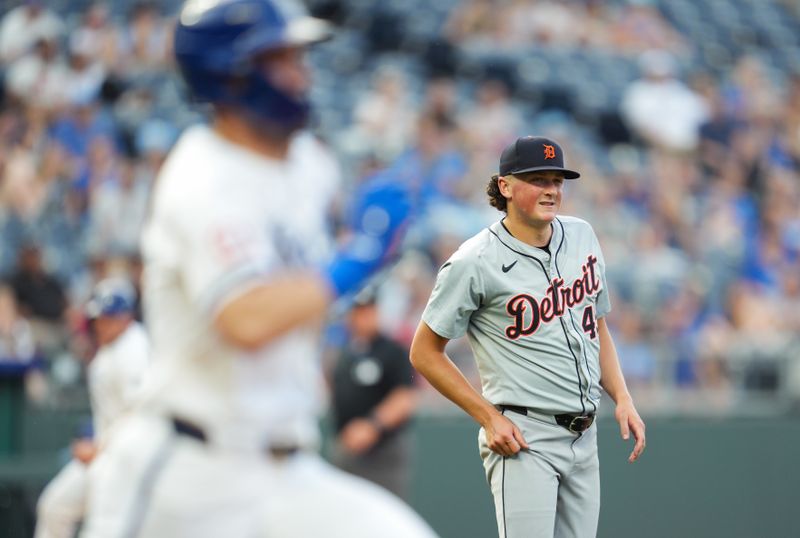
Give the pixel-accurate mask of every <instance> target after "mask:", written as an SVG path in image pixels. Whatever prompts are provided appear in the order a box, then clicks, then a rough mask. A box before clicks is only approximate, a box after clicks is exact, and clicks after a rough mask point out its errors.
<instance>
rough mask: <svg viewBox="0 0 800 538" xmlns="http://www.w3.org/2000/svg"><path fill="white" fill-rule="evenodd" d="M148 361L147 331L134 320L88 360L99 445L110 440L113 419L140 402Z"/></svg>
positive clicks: (95, 431) (94, 420) (90, 395)
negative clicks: (89, 361) (90, 360)
mask: <svg viewBox="0 0 800 538" xmlns="http://www.w3.org/2000/svg"><path fill="white" fill-rule="evenodd" d="M149 362H150V346H149V342H148V338H147V333H146V332H145V330H144V328H143V327H142V325H141V324H139V323H138V322H136V321H134V322H131V324H130V325H128V328H127V329H125V331H124V332H123V333H122V334H120V335H119V336H118V337H117V338H115V339H114V341H113V342H110V343H108V344H106V345H104V346H102V347H101V348H100V349H99V350H98V351H97V354H96V355H95V357H94V358H93V359H92V362H91V363H89V368H88V376H89V397H90V399H91V404H92V419H93V422H94V436H95V441H96V442H97V443H98V444H99V445H101V446H102V445H103V444H104V443H106V442H107V441H108V438H109V436H110V433H111V429H112V427H113V425H114V422H115V421H116V420H117V419H118V418H119V417H120V416H122V415H123V414H124V413H125V412H127V411H130V410H131V409H132V408H133V407H134V405H135V404H136V403H137V400H138V398H139V397H140V396H141V390H142V383H143V381H144V377H145V370H146V369H147V366H148V364H149Z"/></svg>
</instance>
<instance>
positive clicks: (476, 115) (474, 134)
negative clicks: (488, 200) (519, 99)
mask: <svg viewBox="0 0 800 538" xmlns="http://www.w3.org/2000/svg"><path fill="white" fill-rule="evenodd" d="M461 129H462V131H463V133H464V139H465V143H466V150H467V155H469V159H470V172H471V174H470V176H469V178H465V179H472V178H474V180H471V181H465V182H464V183H465V184H464V186H463V188H462V189H461V190H462V192H464V193H465V196H468V197H469V199H470V200H471V201H472V202H474V203H476V204H477V203H479V202H482V201H483V198H484V193H483V189H482V188H481V187H482V186H483V185H484V184H485V183H486V181H485V178H487V177H488V176H490V175H491V174H492V173H494V172H496V168H497V162H496V161H497V155H499V154H500V153H501V152H502V151H503V148H505V147H506V146H507V145H508V144H509V143H510V142H512V141H513V140H514V139H515V138H516V137H517V136H518V135H519V134H521V132H520V131H521V130H522V125H521V121H520V114H519V112H518V111H517V110H515V109H514V107H513V106H512V105H511V101H510V96H509V93H508V88H507V87H506V85H505V84H504V83H503V82H501V81H499V80H487V81H485V82H483V83H482V84H481V85H480V86H479V87H478V89H477V91H476V99H475V103H474V106H473V108H472V110H471V112H469V113H467V114H466V116H465V117H464V119H463V121H462V122H461Z"/></svg>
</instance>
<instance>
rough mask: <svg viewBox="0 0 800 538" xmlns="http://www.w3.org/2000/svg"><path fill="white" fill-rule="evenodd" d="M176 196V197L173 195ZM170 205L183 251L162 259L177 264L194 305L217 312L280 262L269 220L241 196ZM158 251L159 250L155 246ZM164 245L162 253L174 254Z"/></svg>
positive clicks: (216, 195) (201, 196)
mask: <svg viewBox="0 0 800 538" xmlns="http://www.w3.org/2000/svg"><path fill="white" fill-rule="evenodd" d="M173 194H174V193H173ZM171 202H172V203H170V204H166V205H165V208H164V209H166V208H168V207H170V206H171V207H173V208H174V210H173V211H171V212H170V213H172V214H170V215H168V216H166V218H167V219H170V220H172V223H173V224H174V228H176V230H174V232H175V233H176V235H177V238H178V244H179V248H178V249H176V250H177V252H174V253H167V252H164V253H163V257H164V258H166V257H167V256H178V257H177V258H176V259H173V260H172V263H175V264H176V265H177V267H178V272H179V274H180V278H181V280H182V281H183V283H184V285H185V291H186V293H187V294H188V296H189V298H190V300H191V301H192V302H193V303H194V304H195V305H196V306H197V307H198V308H200V309H201V310H203V311H205V312H208V313H212V312H214V311H215V310H216V309H217V308H218V307H219V306H221V304H222V303H223V302H225V301H226V300H228V299H230V298H231V297H232V296H233V295H236V294H238V293H241V292H242V291H244V290H246V289H248V288H250V287H252V286H254V285H255V283H256V282H260V281H261V280H262V279H263V277H264V275H265V274H266V273H268V272H269V271H270V270H271V269H272V268H273V267H274V266H275V265H276V261H277V259H278V254H277V251H276V246H275V244H274V243H273V242H270V241H269V240H268V238H270V237H271V236H272V235H275V234H274V233H272V231H271V229H270V221H269V219H268V217H267V215H262V214H261V213H262V211H259V210H256V211H252V210H248V208H247V205H248V204H251V203H253V201H252V200H248V199H246V197H243V196H242V195H241V194H240V193H237V192H218V193H209V192H203V193H200V194H199V196H197V197H196V198H195V199H193V200H186V201H176V200H175V199H174V198H173V199H172V200H171ZM164 213H166V212H164ZM151 246H155V245H151ZM169 248H170V245H169V244H168V243H164V244H163V245H162V247H161V248H159V250H161V251H166V250H169Z"/></svg>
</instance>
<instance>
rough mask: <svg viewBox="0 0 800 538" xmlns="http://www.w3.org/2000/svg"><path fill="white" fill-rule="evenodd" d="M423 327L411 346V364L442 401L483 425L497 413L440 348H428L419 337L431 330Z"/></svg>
mask: <svg viewBox="0 0 800 538" xmlns="http://www.w3.org/2000/svg"><path fill="white" fill-rule="evenodd" d="M423 324H424V322H423ZM423 324H421V326H420V329H418V330H417V335H416V336H415V337H414V342H413V343H412V344H411V364H412V365H413V366H414V368H416V370H417V371H418V372H419V373H420V374H422V375H423V376H424V377H425V379H427V380H428V381H429V382H430V384H431V385H433V387H434V388H435V389H436V390H438V391H439V392H440V393H441V394H442V395H443V396H444V397H445V398H447V399H448V400H450V401H451V402H453V403H454V404H456V405H457V406H459V407H460V408H461V409H463V410H464V411H465V412H466V413H467V414H469V415H470V416H471V417H472V418H474V419H475V421H476V422H478V423H479V424H481V425H483V424H486V423H487V422H488V421H489V418H490V417H491V416H492V413H496V412H497V411H496V410H495V409H494V407H493V406H492V404H490V403H489V402H487V401H486V400H485V399H484V398H483V397H482V396H481V395H480V394H479V393H478V391H476V390H475V388H473V386H472V385H471V384H470V382H469V381H468V380H467V378H466V377H464V374H462V373H461V370H459V369H458V367H457V366H456V365H455V364H454V363H453V361H451V360H450V358H449V357H448V356H447V355H446V354H445V353H444V349H443V347H442V348H441V349H440V348H439V347H438V346H434V345H431V343H430V341H429V339H428V338H425V336H424V335H421V334H420V333H424V332H427V331H430V329H429V328H427V326H425V327H423V326H422V325H423Z"/></svg>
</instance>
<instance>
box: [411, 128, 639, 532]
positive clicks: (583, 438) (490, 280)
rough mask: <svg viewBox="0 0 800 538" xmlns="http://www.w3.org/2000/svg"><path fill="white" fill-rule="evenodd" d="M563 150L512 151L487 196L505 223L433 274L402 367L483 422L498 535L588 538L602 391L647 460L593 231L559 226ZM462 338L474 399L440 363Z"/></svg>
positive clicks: (546, 144) (573, 221)
mask: <svg viewBox="0 0 800 538" xmlns="http://www.w3.org/2000/svg"><path fill="white" fill-rule="evenodd" d="M578 177H579V174H578V173H577V172H575V171H573V170H569V169H567V168H564V156H563V152H562V150H561V147H560V146H559V145H558V144H557V143H556V142H555V141H553V140H550V139H548V138H543V137H533V136H529V137H524V138H520V139H518V140H516V141H515V142H514V143H513V144H511V145H510V146H508V147H507V148H506V149H505V150H504V151H503V153H502V156H501V158H500V171H499V174H497V175H496V176H494V177H492V179H491V181H490V182H489V185H488V188H487V193H488V194H489V199H490V203H491V204H492V205H493V206H494V207H496V208H497V209H499V210H501V211H504V212H505V213H506V216H505V218H503V219H502V220H501V221H500V222H497V223H495V224H493V225H492V226H490V227H489V228H487V229H485V230H483V231H482V232H480V233H479V234H477V235H476V236H474V237H472V238H471V239H469V240H467V241H466V242H465V243H464V244H462V245H461V247H460V248H459V249H458V250H457V251H456V253H455V254H453V255H452V257H451V258H450V259H449V260H448V261H447V262H446V263H445V264H444V265H442V267H441V269H440V270H439V275H438V277H437V280H436V285H435V287H434V289H433V292H432V294H431V297H430V299H429V301H428V305H427V307H426V309H425V311H424V313H423V315H422V322H421V323H420V325H419V328H418V329H417V333H416V335H415V337H414V342H413V344H412V349H411V360H412V362H413V364H414V366H415V367H416V368H417V370H419V372H420V373H422V374H423V375H424V376H425V377H426V378H427V379H428V380H429V381H430V382H431V383H432V384H433V386H434V387H436V388H437V389H438V390H439V391H440V392H441V393H442V394H444V395H445V396H446V397H448V398H449V399H451V400H452V401H453V402H455V403H456V404H458V405H459V406H460V407H461V408H463V409H464V410H465V411H466V412H467V413H469V414H470V415H471V416H472V417H473V418H474V419H475V420H476V421H477V422H478V423H479V424H480V425H481V429H480V433H479V445H480V454H481V458H482V459H483V463H484V468H485V470H486V477H487V479H488V481H489V485H490V487H491V490H492V495H493V496H494V501H495V508H496V516H497V526H498V529H499V533H500V536H501V537H502V538H523V537H524V538H533V537H549V538H552V537H554V536H555V537H559V538H560V537H576V538H586V537H588V536H594V535H595V534H596V531H597V521H598V516H599V510H600V475H599V464H598V458H597V440H596V437H597V429H596V426H595V424H594V420H595V415H596V412H597V406H598V403H599V401H600V390H601V387H602V388H603V389H605V390H606V392H608V394H609V396H611V398H612V399H613V400H614V401H615V402H616V404H617V409H616V418H617V420H618V421H619V424H620V428H621V432H622V436H623V438H625V439H627V438H628V436H629V435H630V434H631V433H632V434H633V436H634V438H635V439H636V444H635V447H634V449H633V452H632V453H631V455H630V461H634V460H636V459H637V458H638V457H639V455H640V454H641V453H642V450H644V446H645V433H644V423H643V422H642V420H641V418H639V415H638V413H637V412H636V409H635V407H634V405H633V401H632V399H631V396H630V394H629V393H628V391H627V388H626V386H625V381H624V379H623V377H622V372H621V370H620V366H619V360H618V358H617V353H616V350H615V348H614V342H613V340H612V338H611V335H610V333H609V331H608V327H607V325H606V321H605V316H606V314H608V312H609V310H610V308H611V306H610V303H609V298H608V289H607V286H606V278H605V262H604V259H603V254H602V252H601V250H600V245H599V243H598V241H597V237H596V236H595V234H594V231H593V230H592V228H591V226H590V225H589V224H588V223H587V222H586V221H583V220H581V219H578V218H574V217H566V216H558V210H559V207H560V206H561V198H562V189H563V185H564V181H565V180H572V179H577V178H578ZM464 334H466V335H467V337H468V339H469V343H470V345H471V347H472V350H473V353H474V356H475V360H476V361H477V365H478V370H479V373H480V377H481V383H482V388H483V394H482V395H481V394H479V393H478V392H477V391H476V390H475V389H473V388H472V386H471V385H470V384H469V382H468V381H467V380H466V379H465V378H464V376H463V375H462V374H461V372H460V371H459V370H458V369H457V367H456V366H455V365H454V364H453V363H452V362H451V361H450V359H449V358H448V357H447V355H446V354H445V345H446V344H447V342H448V341H449V340H451V339H453V338H458V337H460V336H462V335H464Z"/></svg>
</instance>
